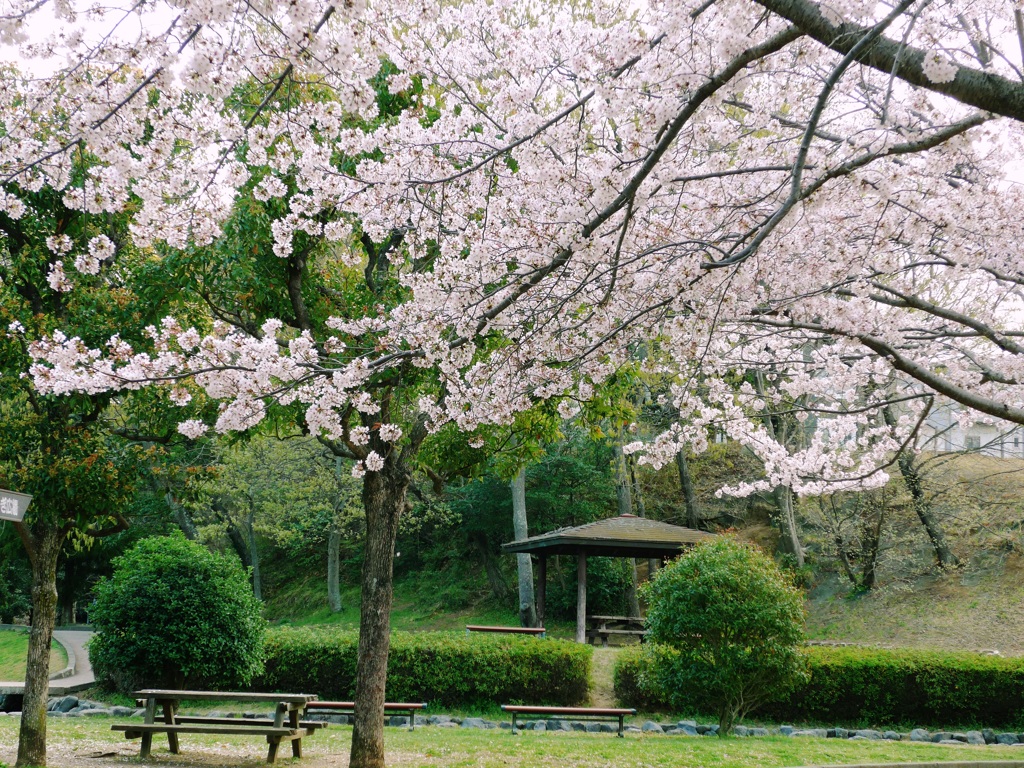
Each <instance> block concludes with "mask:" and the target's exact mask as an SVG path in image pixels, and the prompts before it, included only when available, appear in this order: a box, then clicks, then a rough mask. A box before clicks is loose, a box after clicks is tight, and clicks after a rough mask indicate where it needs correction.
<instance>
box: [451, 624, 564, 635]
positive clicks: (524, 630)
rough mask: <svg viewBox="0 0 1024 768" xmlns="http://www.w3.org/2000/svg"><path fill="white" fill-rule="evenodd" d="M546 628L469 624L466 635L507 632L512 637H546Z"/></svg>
mask: <svg viewBox="0 0 1024 768" xmlns="http://www.w3.org/2000/svg"><path fill="white" fill-rule="evenodd" d="M546 631H547V630H545V629H544V627H488V626H484V625H482V624H467V625H466V634H467V635H468V634H469V633H470V632H505V633H507V634H510V635H536V636H537V637H544V633H545V632H546Z"/></svg>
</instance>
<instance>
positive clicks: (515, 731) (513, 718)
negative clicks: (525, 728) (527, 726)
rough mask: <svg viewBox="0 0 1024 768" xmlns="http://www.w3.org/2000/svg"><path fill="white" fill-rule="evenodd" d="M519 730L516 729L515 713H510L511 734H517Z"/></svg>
mask: <svg viewBox="0 0 1024 768" xmlns="http://www.w3.org/2000/svg"><path fill="white" fill-rule="evenodd" d="M518 734H519V731H517V730H516V713H515V712H513V713H512V735H513V736H517V735H518Z"/></svg>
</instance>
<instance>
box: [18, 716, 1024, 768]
mask: <svg viewBox="0 0 1024 768" xmlns="http://www.w3.org/2000/svg"><path fill="white" fill-rule="evenodd" d="M118 721H119V722H122V721H123V720H118ZM113 722H115V720H114V719H112V718H107V717H94V718H67V719H52V720H49V721H48V723H47V745H48V746H47V751H48V762H49V764H50V765H53V766H60V767H61V768H85V766H92V767H93V768H112V767H113V766H123V765H124V764H125V763H126V762H131V763H136V764H138V753H139V742H138V740H132V741H128V740H126V739H125V738H124V737H123V736H122V735H121V734H120V733H115V732H113V731H111V730H110V725H111V723H113ZM17 730H18V720H17V719H16V718H12V717H3V716H0V765H2V764H3V763H5V762H6V763H8V764H11V765H13V764H14V759H15V756H16V751H17ZM351 737H352V728H351V727H349V726H338V725H332V726H330V727H329V728H327V729H325V730H322V731H318V732H317V733H316V735H315V736H312V737H310V738H308V739H305V740H304V742H303V750H302V751H303V755H304V756H303V759H302V760H301V761H296V762H292V760H291V758H290V756H289V753H290V750H289V749H288V748H287V746H282V753H283V756H282V757H281V758H279V762H280V763H282V764H285V765H295V766H302V767H303V768H328V766H331V767H332V768H333V767H335V766H346V765H348V750H349V745H350V740H351ZM385 743H386V746H387V757H388V765H389V766H402V767H403V768H418V767H419V766H434V767H438V768H468V767H469V766H473V768H498V767H499V766H501V767H504V766H510V765H512V766H544V767H550V768H569V767H571V768H611V767H613V766H614V768H649V767H650V768H678V766H686V767H687V768H719V767H722V768H725V767H729V768H732V767H733V766H736V767H737V768H776V767H778V768H782V767H783V766H803V765H830V764H831V765H841V764H847V765H848V764H853V763H893V762H929V761H948V760H956V761H972V762H973V761H984V760H1013V759H1015V758H1017V759H1022V760H1024V749H1020V748H1017V749H1015V748H1012V747H995V746H991V747H974V746H967V745H963V746H956V747H954V746H939V745H937V744H921V743H916V742H882V741H879V742H863V741H846V740H838V739H812V738H797V739H793V738H787V737H784V736H776V737H767V738H756V739H735V738H734V739H717V738H708V737H698V738H693V737H689V738H688V737H678V736H663V735H643V734H628V735H627V736H626V738H624V739H619V738H616V737H615V736H614V735H612V734H588V733H576V732H574V733H531V732H527V733H523V734H521V735H519V736H512V735H511V734H510V733H509V732H508V731H507V730H491V731H479V730H463V729H458V728H438V727H436V726H425V727H422V728H417V729H416V730H415V731H413V732H411V733H410V732H409V731H407V730H405V729H399V728H387V729H385ZM181 749H182V753H181V754H180V755H177V756H175V755H171V754H170V753H169V752H168V751H167V741H166V737H165V736H164V735H162V734H159V735H157V736H155V737H154V749H153V755H152V759H151V760H150V761H147V763H145V764H146V765H163V766H186V765H187V766H204V765H209V766H229V765H230V766H250V765H251V766H257V765H265V764H266V763H265V761H266V749H267V747H266V743H265V742H264V741H263V739H262V737H256V736H250V737H240V736H221V735H207V734H182V735H181Z"/></svg>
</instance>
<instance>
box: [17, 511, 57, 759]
mask: <svg viewBox="0 0 1024 768" xmlns="http://www.w3.org/2000/svg"><path fill="white" fill-rule="evenodd" d="M36 528H37V530H36V531H34V532H33V534H32V535H31V536H28V537H23V538H24V539H25V543H26V548H29V547H30V549H29V559H30V560H31V563H32V631H31V633H30V634H29V641H28V669H27V671H26V672H25V699H24V702H23V704H22V713H21V726H20V730H19V731H18V759H17V762H16V763H15V766H18V767H19V768H20V767H21V766H45V765H46V699H47V694H48V693H49V690H50V644H51V642H52V641H53V625H54V619H55V618H56V610H57V557H58V555H59V554H60V549H61V544H62V543H63V541H64V534H63V533H62V532H60V531H58V530H55V529H53V528H51V527H47V526H45V525H39V526H37V527H36Z"/></svg>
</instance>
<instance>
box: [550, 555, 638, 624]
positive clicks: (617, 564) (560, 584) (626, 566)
mask: <svg viewBox="0 0 1024 768" xmlns="http://www.w3.org/2000/svg"><path fill="white" fill-rule="evenodd" d="M566 562H568V563H569V570H571V573H570V574H567V578H565V579H563V580H560V579H557V578H556V579H554V580H552V581H551V583H550V584H548V590H547V594H546V598H547V600H546V604H545V607H546V611H547V614H548V616H553V617H556V618H562V619H575V618H576V558H575V557H573V558H568V559H566V560H563V561H562V563H561V566H562V567H563V568H564V567H565V564H566ZM632 569H633V563H632V561H631V560H628V559H626V558H624V557H588V558H587V612H588V613H593V614H597V615H599V616H601V615H607V616H625V615H626V614H627V613H628V611H629V607H628V604H627V601H626V589H627V587H629V586H630V582H631V580H632Z"/></svg>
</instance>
